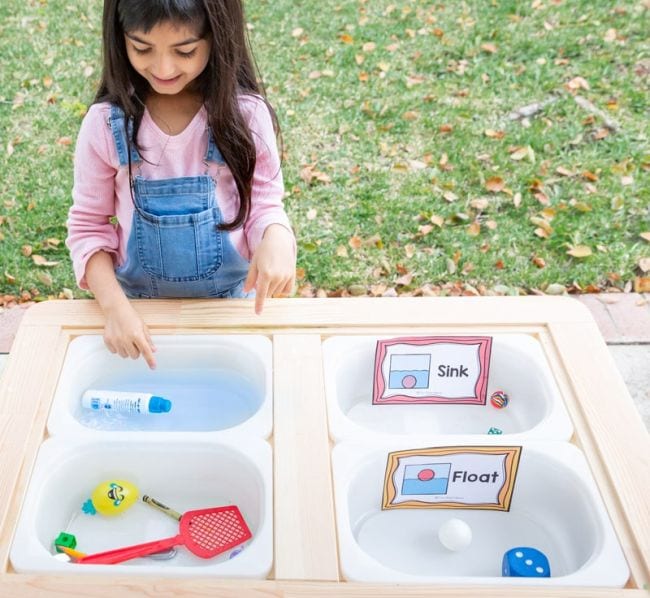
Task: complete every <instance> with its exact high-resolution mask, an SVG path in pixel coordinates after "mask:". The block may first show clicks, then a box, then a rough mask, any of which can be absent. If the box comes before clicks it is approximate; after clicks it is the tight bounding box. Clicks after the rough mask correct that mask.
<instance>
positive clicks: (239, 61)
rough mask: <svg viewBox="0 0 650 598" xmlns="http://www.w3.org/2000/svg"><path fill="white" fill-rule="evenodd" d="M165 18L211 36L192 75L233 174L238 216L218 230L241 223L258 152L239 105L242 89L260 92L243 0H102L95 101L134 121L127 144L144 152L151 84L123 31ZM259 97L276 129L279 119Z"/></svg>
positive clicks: (147, 28) (144, 28) (147, 27)
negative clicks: (141, 132)
mask: <svg viewBox="0 0 650 598" xmlns="http://www.w3.org/2000/svg"><path fill="white" fill-rule="evenodd" d="M165 21H169V22H173V23H179V24H182V25H186V26H191V27H194V28H195V29H196V30H197V31H199V32H200V34H201V35H202V36H206V37H209V38H210V40H211V47H210V57H209V60H208V64H207V66H206V68H205V69H204V71H203V72H202V73H201V75H199V77H198V78H197V79H196V85H197V90H198V91H199V93H200V94H201V97H202V99H203V103H204V105H205V108H206V111H207V114H208V125H209V127H210V128H211V130H212V135H213V137H214V140H215V143H216V145H217V147H218V148H219V151H220V152H221V155H222V156H223V158H224V160H225V162H226V164H227V165H228V168H229V169H230V171H231V172H232V176H233V178H234V180H235V185H236V186H237V191H238V193H239V210H238V212H237V215H236V217H235V219H234V220H233V221H232V222H229V223H224V224H223V225H222V226H221V228H222V229H224V230H233V229H235V228H239V227H241V226H242V225H243V224H244V222H245V221H246V218H247V217H248V213H249V212H250V205H251V189H252V183H253V174H254V171H255V158H256V153H255V143H254V141H253V137H252V132H251V131H250V129H249V127H248V125H247V123H246V121H245V119H244V117H243V115H242V113H241V111H240V109H239V101H238V97H239V96H240V95H241V94H254V95H258V96H260V97H262V98H263V99H264V97H265V93H264V89H263V87H262V85H261V83H259V82H258V80H257V79H256V69H255V66H254V61H253V58H252V52H251V50H250V47H249V43H248V36H247V33H246V27H245V22H244V11H243V7H242V3H241V0H104V16H103V70H102V78H101V82H100V86H99V89H98V91H97V95H96V96H95V102H111V103H113V104H116V105H118V106H119V107H120V108H122V110H124V113H125V116H126V119H127V122H128V120H129V119H132V121H133V139H132V141H131V140H130V141H129V143H131V142H132V143H134V144H135V146H136V148H138V149H141V148H139V147H138V143H137V134H138V128H139V126H140V123H141V121H142V116H143V114H144V107H145V102H146V98H147V94H148V93H149V91H150V87H149V83H148V82H147V81H146V80H145V79H144V78H143V77H141V76H140V75H139V74H138V73H137V72H136V71H135V70H134V69H133V67H132V66H131V63H130V62H129V59H128V56H127V53H126V43H125V41H124V33H125V32H130V31H143V32H145V33H147V32H149V31H151V29H152V28H153V27H155V26H156V25H157V24H159V23H161V22H165ZM264 101H265V103H266V105H267V107H268V109H269V111H270V113H271V117H272V119H273V125H274V128H275V131H276V134H277V133H278V132H279V127H278V122H277V117H276V115H275V112H274V111H273V109H272V107H271V106H270V105H269V104H268V102H266V100H265V99H264ZM127 138H128V135H127ZM128 153H129V168H130V152H128Z"/></svg>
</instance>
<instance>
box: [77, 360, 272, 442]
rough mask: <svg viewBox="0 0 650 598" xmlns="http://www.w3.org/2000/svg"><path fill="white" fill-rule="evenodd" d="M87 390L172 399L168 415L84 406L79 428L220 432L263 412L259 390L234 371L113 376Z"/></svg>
mask: <svg viewBox="0 0 650 598" xmlns="http://www.w3.org/2000/svg"><path fill="white" fill-rule="evenodd" d="M89 388H93V389H102V390H112V391H125V392H139V393H146V394H148V395H156V396H158V397H164V398H165V399H167V400H169V401H171V405H172V406H171V409H170V410H169V412H166V413H148V414H146V415H144V414H138V413H129V412H124V411H123V412H119V411H118V412H116V411H111V410H108V409H100V410H94V409H88V408H84V407H82V401H81V396H82V395H83V393H84V391H86V390H87V389H80V390H81V392H80V400H79V406H78V410H77V413H76V414H75V415H76V417H77V419H78V420H79V422H80V423H81V424H83V425H84V426H87V427H89V428H93V429H97V430H115V431H123V430H127V431H128V430H150V431H216V430H225V429H227V428H232V427H234V426H237V425H239V424H241V423H243V422H244V421H246V420H247V419H249V418H250V417H251V416H252V415H254V414H255V412H256V411H257V410H258V409H259V407H260V406H261V404H262V401H263V396H262V391H261V389H260V388H259V387H257V386H256V385H254V384H253V383H252V382H250V381H249V380H248V379H247V378H246V377H244V376H242V375H241V374H239V373H237V372H233V371H231V370H209V371H206V370H205V369H198V368H197V369H184V370H182V369H178V370H174V371H170V372H162V371H154V372H146V373H142V372H140V373H137V374H130V375H128V374H124V375H122V376H119V375H117V376H116V375H115V374H109V375H106V376H103V377H101V378H98V379H96V380H94V381H93V383H92V386H91V387H89Z"/></svg>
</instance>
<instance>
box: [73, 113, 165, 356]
mask: <svg viewBox="0 0 650 598" xmlns="http://www.w3.org/2000/svg"><path fill="white" fill-rule="evenodd" d="M109 111H110V107H109V106H108V104H93V105H92V106H91V107H90V109H89V110H88V114H86V116H85V117H84V120H83V122H82V124H81V129H80V131H79V136H78V138H77V145H76V149H75V159H74V187H73V190H72V195H73V198H74V203H73V205H72V206H71V207H70V212H69V213H68V221H67V227H68V237H67V239H66V245H67V246H68V248H69V249H70V255H71V257H72V263H73V266H74V271H75V276H76V279H77V283H78V284H79V286H80V287H81V288H82V289H89V290H91V291H92V292H93V293H94V295H95V298H96V299H97V302H98V303H99V305H100V307H101V309H102V311H103V313H104V315H105V317H106V326H105V328H104V342H105V343H106V346H107V347H108V349H109V350H110V351H111V352H112V353H119V354H120V355H121V356H122V357H127V356H131V357H133V358H136V357H138V356H139V355H140V354H142V355H144V358H145V360H146V362H147V363H148V364H149V367H152V368H153V367H155V364H156V362H155V359H154V357H153V351H155V348H154V346H153V343H152V342H151V337H150V336H149V332H148V331H147V327H146V326H145V324H144V322H143V321H142V319H141V318H140V316H139V315H138V313H137V312H136V311H135V310H134V309H133V307H132V306H131V304H130V303H129V301H128V299H127V298H126V295H125V294H124V292H123V291H122V289H121V287H120V285H119V283H118V282H117V279H116V278H115V272H114V267H115V264H114V259H115V258H116V256H117V254H118V252H119V249H120V247H119V245H120V241H119V238H118V233H117V230H116V228H115V226H114V225H113V223H112V222H111V218H112V217H113V216H114V215H115V178H116V176H117V155H116V152H115V149H114V146H113V142H112V138H111V132H110V128H109V127H108V124H107V118H108V114H109Z"/></svg>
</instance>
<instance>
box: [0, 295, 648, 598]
mask: <svg viewBox="0 0 650 598" xmlns="http://www.w3.org/2000/svg"><path fill="white" fill-rule="evenodd" d="M135 305H136V308H137V309H138V311H139V312H140V313H141V314H142V315H143V317H144V319H145V321H146V322H147V324H148V325H149V326H150V328H151V330H152V332H153V333H154V334H229V333H237V334H247V333H251V334H253V333H254V334H264V335H267V336H268V337H269V338H271V339H272V341H273V360H274V361H273V365H274V376H273V378H274V397H275V400H274V428H273V430H274V431H273V437H272V445H273V453H274V484H275V487H276V488H278V487H281V488H283V489H284V492H283V493H277V492H276V493H275V496H274V568H273V570H272V572H271V574H270V575H269V578H268V579H266V580H256V581H252V580H224V579H218V578H214V577H212V578H207V577H197V578H193V579H188V578H173V577H172V578H158V577H144V576H129V577H115V576H112V575H109V574H107V575H106V576H88V575H79V576H76V575H74V574H69V575H65V576H53V575H47V574H42V575H28V574H20V573H17V572H16V571H14V570H13V569H12V567H11V564H10V563H9V558H8V555H9V549H10V545H11V541H12V537H13V534H14V530H15V526H16V522H17V519H18V514H19V511H20V507H21V504H22V501H23V498H24V495H25V491H26V488H27V485H28V482H29V478H30V474H31V471H32V467H33V465H34V462H35V458H36V453H37V451H38V448H39V445H40V444H41V442H42V441H43V440H44V437H45V435H46V431H45V425H46V420H47V417H48V412H49V408H50V404H51V401H52V397H53V394H54V391H55V388H56V384H57V379H58V376H59V372H60V370H61V367H62V364H63V361H64V357H65V353H66V348H67V346H68V343H69V342H70V341H71V340H72V339H73V338H75V337H76V336H78V335H81V334H100V333H101V330H102V325H103V319H102V316H101V313H100V311H99V308H98V306H97V304H96V303H95V302H94V301H51V302H47V303H43V304H40V305H37V306H34V307H32V308H31V309H30V310H29V311H28V312H27V314H26V315H25V317H24V319H23V322H22V324H21V327H20V329H19V331H18V334H17V336H16V339H15V342H14V345H13V348H12V352H11V354H10V356H9V359H8V362H7V365H6V368H5V370H4V373H3V377H2V384H1V387H0V456H1V458H0V596H12V597H14V596H15V597H20V598H29V597H37V596H38V597H41V596H44V595H65V596H68V597H70V596H106V597H109V596H110V597H111V598H112V597H113V596H115V595H119V596H120V597H124V598H126V597H127V596H141V595H148V596H153V595H164V596H169V595H182V596H190V595H191V596H220V597H225V596H233V597H235V596H237V597H240V596H260V597H262V596H264V597H265V598H268V597H271V596H288V597H289V596H316V595H318V596H343V597H347V596H349V597H368V598H369V597H373V598H374V597H377V598H381V597H384V596H404V597H409V596H411V597H414V596H478V595H480V596H482V597H483V598H504V597H505V598H507V597H508V596H515V595H517V596H522V595H524V596H531V597H532V596H539V597H542V596H544V597H545V598H560V597H562V598H565V597H576V598H577V597H584V598H587V597H589V598H598V597H601V596H602V597H606V596H607V597H609V596H620V595H623V596H625V597H629V598H634V597H636V596H638V597H639V598H640V597H641V596H644V597H647V596H648V589H650V437H649V436H648V434H647V432H646V430H645V427H644V426H643V423H642V421H641V418H640V417H639V415H638V413H637V412H636V410H635V407H634V405H633V403H632V400H631V398H630V396H629V393H628V391H627V389H626V387H625V384H624V382H623V380H622V379H621V377H620V375H619V374H618V372H617V370H616V368H615V366H614V363H613V361H612V358H611V356H610V354H609V352H608V350H607V347H606V345H605V343H604V342H603V339H602V337H601V336H600V334H599V331H598V329H597V327H596V324H595V323H594V321H593V319H592V318H591V315H590V313H589V312H588V311H587V310H586V308H584V306H582V305H581V304H580V303H579V302H578V301H575V300H573V299H570V298H551V297H467V298H465V297H463V298H386V299H369V298H368V299H367V298H359V299H274V300H269V301H267V303H266V306H265V309H264V313H263V314H262V315H261V316H256V315H255V314H254V313H253V308H252V304H251V302H250V301H246V300H228V301H220V300H215V301H205V300H176V301H140V302H135ZM476 330H480V331H481V332H482V333H488V334H489V333H499V332H523V333H527V334H532V335H534V336H535V337H536V338H537V339H538V340H539V341H540V343H541V345H542V347H543V349H544V351H545V353H546V356H547V358H548V360H549V363H550V366H551V369H552V371H553V373H554V375H555V377H556V381H557V384H558V386H559V388H560V391H561V393H562V396H563V397H564V399H565V402H566V406H567V409H568V412H569V414H570V416H571V418H572V420H573V424H574V428H575V435H574V438H573V442H575V444H576V445H578V446H579V447H580V448H582V450H583V451H584V453H585V454H586V456H587V459H588V461H589V464H590V467H591V470H592V473H593V476H594V478H595V480H596V483H597V485H598V487H599V489H600V492H601V494H602V496H603V500H604V502H605V505H606V507H607V510H608V512H609V515H610V518H611V520H612V523H613V525H614V528H615V530H616V532H617V534H618V537H619V540H620V543H621V546H622V548H623V551H624V553H625V556H626V559H627V562H628V565H629V568H630V572H631V576H630V579H629V581H628V584H627V586H626V588H625V589H623V590H616V589H601V588H562V587H544V586H537V587H533V586H529V587H514V586H510V587H508V586H507V585H494V586H470V585H463V586H443V585H439V584H436V585H433V584H432V585H419V586H408V585H397V584H395V585H391V584H364V583H351V582H347V581H345V580H343V579H342V577H341V574H340V570H339V562H338V552H337V535H336V527H335V514H334V500H333V494H332V480H331V472H330V448H331V446H330V441H329V439H328V430H327V418H326V406H325V394H324V393H325V391H324V385H323V370H322V360H321V342H322V340H323V339H324V338H326V337H328V336H331V335H334V334H343V335H347V334H351V335H354V334H373V335H380V334H382V335H392V334H395V335H402V334H415V335H417V334H422V335H426V334H471V333H473V332H475V331H476ZM323 474H324V475H323ZM316 514H317V515H316Z"/></svg>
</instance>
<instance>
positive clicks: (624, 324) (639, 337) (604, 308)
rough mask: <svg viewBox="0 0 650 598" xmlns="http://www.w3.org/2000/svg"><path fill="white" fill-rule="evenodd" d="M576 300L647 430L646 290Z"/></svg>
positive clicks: (6, 324)
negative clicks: (601, 340) (586, 312)
mask: <svg viewBox="0 0 650 598" xmlns="http://www.w3.org/2000/svg"><path fill="white" fill-rule="evenodd" d="M576 301H581V302H582V303H584V304H585V305H586V306H587V307H588V308H589V310H590V311H591V313H592V315H593V317H594V319H595V320H596V323H597V324H598V328H599V329H600V332H601V333H602V335H603V338H604V339H605V342H606V343H607V346H608V347H609V350H610V352H611V354H612V356H613V358H614V361H615V362H616V365H617V367H618V369H619V371H620V373H621V375H622V376H623V379H624V380H625V383H626V384H627V387H628V389H629V391H630V394H631V395H632V398H633V399H634V403H635V404H636V406H637V408H638V410H639V413H640V414H641V417H642V418H643V421H644V423H645V425H646V428H647V429H648V430H649V431H650V294H647V293H646V294H642V295H641V294H636V293H607V294H601V295H580V296H578V297H577V298H576ZM28 308H29V305H19V306H17V307H12V308H9V309H3V308H0V384H1V383H2V369H3V368H4V364H5V361H6V359H7V354H8V353H9V351H10V350H11V344H12V342H13V339H14V336H15V334H16V330H17V329H18V325H19V324H20V320H21V319H22V316H23V315H24V313H25V310H26V309H28ZM585 350H588V347H585Z"/></svg>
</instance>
